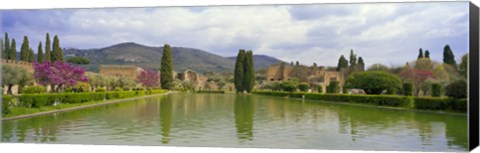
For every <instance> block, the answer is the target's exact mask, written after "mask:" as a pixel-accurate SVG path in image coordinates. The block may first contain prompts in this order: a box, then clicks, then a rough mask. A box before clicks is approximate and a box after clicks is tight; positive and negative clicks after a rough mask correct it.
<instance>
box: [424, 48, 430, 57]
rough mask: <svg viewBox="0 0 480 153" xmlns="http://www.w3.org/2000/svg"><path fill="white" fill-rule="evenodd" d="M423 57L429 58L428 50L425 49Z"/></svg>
mask: <svg viewBox="0 0 480 153" xmlns="http://www.w3.org/2000/svg"><path fill="white" fill-rule="evenodd" d="M425 58H430V52H429V51H428V50H426V51H425Z"/></svg>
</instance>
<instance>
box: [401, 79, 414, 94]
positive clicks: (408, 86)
mask: <svg viewBox="0 0 480 153" xmlns="http://www.w3.org/2000/svg"><path fill="white" fill-rule="evenodd" d="M413 91H414V89H413V83H412V82H405V83H403V95H405V96H412V95H413Z"/></svg>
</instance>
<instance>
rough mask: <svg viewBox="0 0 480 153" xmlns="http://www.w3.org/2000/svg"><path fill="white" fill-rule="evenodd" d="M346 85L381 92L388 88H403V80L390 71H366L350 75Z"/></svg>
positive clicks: (370, 91)
mask: <svg viewBox="0 0 480 153" xmlns="http://www.w3.org/2000/svg"><path fill="white" fill-rule="evenodd" d="M345 87H346V88H357V89H363V90H364V91H365V92H366V93H367V94H380V93H382V92H383V91H384V90H387V89H401V88H402V81H401V80H400V78H399V77H397V76H396V75H393V74H390V73H388V72H383V71H364V72H355V73H352V74H351V75H350V76H348V79H347V81H346V82H345Z"/></svg>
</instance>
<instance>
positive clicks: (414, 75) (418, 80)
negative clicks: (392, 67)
mask: <svg viewBox="0 0 480 153" xmlns="http://www.w3.org/2000/svg"><path fill="white" fill-rule="evenodd" d="M399 76H400V77H401V78H402V79H403V80H405V81H411V82H412V83H413V84H414V86H415V91H416V92H415V95H417V96H418V95H419V93H420V91H421V89H422V86H423V84H424V82H425V80H427V79H430V78H435V77H434V76H433V72H432V71H431V70H421V69H406V70H404V71H402V72H400V74H399Z"/></svg>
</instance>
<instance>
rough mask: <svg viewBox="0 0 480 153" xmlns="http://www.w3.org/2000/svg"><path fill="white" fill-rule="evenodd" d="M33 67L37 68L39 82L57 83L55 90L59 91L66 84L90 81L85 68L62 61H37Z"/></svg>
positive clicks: (36, 75)
mask: <svg viewBox="0 0 480 153" xmlns="http://www.w3.org/2000/svg"><path fill="white" fill-rule="evenodd" d="M33 69H34V70H35V73H34V77H35V79H36V80H37V81H38V83H39V84H41V85H56V86H57V89H56V90H55V91H57V92H58V91H59V90H60V89H61V88H63V87H64V86H74V85H76V84H77V82H79V81H81V82H87V81H88V78H87V77H86V76H85V70H84V69H82V68H81V67H76V66H73V65H71V64H69V63H65V62H62V61H57V62H55V63H50V62H44V63H42V64H40V63H35V64H34V65H33Z"/></svg>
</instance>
